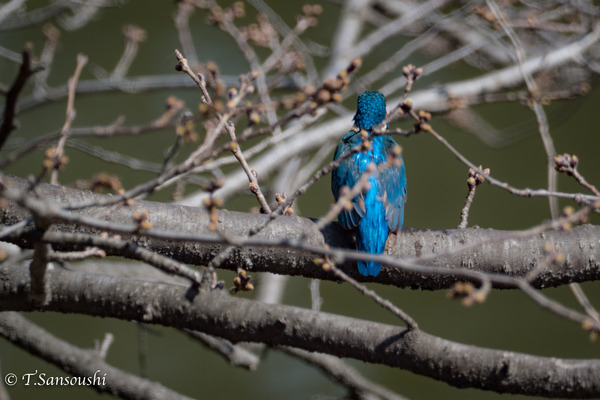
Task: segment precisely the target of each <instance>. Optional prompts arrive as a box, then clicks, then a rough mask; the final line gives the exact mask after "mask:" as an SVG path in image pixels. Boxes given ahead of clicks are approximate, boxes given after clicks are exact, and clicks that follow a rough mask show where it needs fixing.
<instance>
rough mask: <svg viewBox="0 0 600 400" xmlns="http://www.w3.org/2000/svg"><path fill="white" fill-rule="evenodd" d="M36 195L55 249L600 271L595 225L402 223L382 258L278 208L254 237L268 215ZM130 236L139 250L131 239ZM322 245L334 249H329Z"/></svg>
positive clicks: (30, 235) (433, 279) (426, 277)
mask: <svg viewBox="0 0 600 400" xmlns="http://www.w3.org/2000/svg"><path fill="white" fill-rule="evenodd" d="M4 184H5V185H6V186H9V187H10V188H11V190H24V189H25V188H26V187H27V185H29V183H28V182H27V181H26V180H24V179H20V178H8V177H4ZM13 193H14V192H13ZM35 194H36V195H37V196H38V197H39V198H40V199H46V200H45V201H46V202H47V204H45V206H44V207H45V208H46V209H47V211H44V210H43V208H38V209H37V211H36V212H42V213H43V212H48V213H51V214H48V215H46V216H45V217H46V218H51V219H52V222H53V225H52V227H51V228H50V229H49V230H48V231H47V232H46V233H45V234H44V237H43V240H44V241H46V242H47V243H51V244H53V247H54V248H55V249H57V250H74V249H76V250H81V249H84V248H85V247H89V246H97V247H99V248H102V249H103V250H105V251H106V252H107V254H109V255H121V256H124V257H127V258H136V259H140V257H141V256H143V255H140V252H143V251H144V250H151V251H153V252H155V253H158V255H161V256H167V257H169V258H171V259H174V260H177V261H179V262H181V263H186V264H194V265H208V264H209V263H210V262H211V260H212V259H213V258H214V257H215V256H216V255H217V254H219V253H220V252H221V251H223V250H224V249H225V248H226V247H228V246H230V245H234V246H235V250H234V251H232V253H231V255H230V256H229V257H227V259H226V260H223V262H222V263H220V264H219V267H220V268H225V269H229V270H233V271H235V270H236V269H237V268H238V267H240V266H241V265H242V266H245V268H246V269H247V270H248V271H249V272H252V271H267V272H272V273H276V274H283V275H301V276H305V277H310V278H318V279H326V280H336V279H337V278H336V277H335V275H333V274H331V273H330V272H328V271H324V270H323V269H322V268H320V267H317V266H316V265H315V263H314V258H315V255H321V256H323V255H327V256H331V257H334V258H335V259H337V260H338V261H339V260H342V261H345V263H339V262H338V263H337V265H339V267H340V269H342V270H343V271H344V272H345V273H346V274H348V275H349V276H351V277H352V278H354V279H356V280H359V281H367V280H369V281H373V282H378V283H382V284H389V285H394V286H399V287H411V288H420V289H429V290H437V289H443V288H448V287H451V286H452V285H453V284H454V283H456V282H457V281H458V280H470V281H475V282H477V283H479V279H480V275H477V274H478V273H479V274H481V273H488V274H493V275H492V277H495V278H494V279H495V280H494V279H492V282H493V283H494V282H495V286H499V287H513V288H514V287H517V286H518V285H515V282H513V281H511V280H510V279H508V278H511V277H512V278H515V277H526V276H528V274H529V273H531V271H533V270H535V272H536V276H535V278H534V279H532V281H531V284H532V285H533V286H534V287H537V288H541V287H549V286H558V285H562V284H565V283H571V282H584V281H590V280H597V279H600V268H599V266H600V248H599V246H597V245H596V240H597V237H599V236H600V227H597V226H591V225H584V226H580V227H575V228H573V229H570V230H564V231H559V230H546V231H545V230H543V229H540V230H532V231H531V232H529V233H527V234H519V233H518V232H511V231H496V230H492V229H475V228H469V229H460V230H438V231H434V230H416V229H403V230H401V231H400V232H398V233H397V234H395V235H390V238H389V239H388V243H387V247H386V256H375V255H367V254H364V253H360V252H358V251H355V250H352V249H353V248H354V246H353V242H352V236H351V233H350V232H348V231H345V230H344V229H343V228H342V227H341V226H340V225H339V224H337V223H330V224H328V225H326V226H325V227H324V228H323V229H322V230H321V231H319V230H318V229H317V228H316V225H315V224H314V223H313V222H312V221H311V220H309V219H306V218H300V217H286V216H280V217H277V218H276V219H275V220H273V221H272V222H271V223H270V224H269V225H268V226H267V227H266V228H265V229H263V230H262V231H261V232H260V233H258V234H256V235H254V236H252V237H251V238H247V237H246V236H247V233H248V232H249V231H250V230H251V229H253V228H255V227H256V226H260V225H262V224H264V223H265V221H267V220H268V218H269V217H268V216H265V215H259V214H248V213H240V212H233V211H228V210H219V211H218V212H217V215H218V230H219V232H220V233H215V232H212V231H211V230H210V224H211V220H210V218H211V217H210V213H208V212H207V211H206V210H205V209H203V208H195V207H183V206H178V205H171V204H165V203H157V202H151V201H136V202H135V204H134V205H132V206H128V207H127V206H112V207H110V208H107V207H88V208H85V209H82V210H78V211H77V212H75V211H66V210H62V211H61V209H62V208H66V209H68V208H69V207H70V206H73V205H76V204H77V203H82V202H85V203H94V202H96V201H98V202H104V201H106V199H107V198H108V196H105V195H98V194H95V193H92V192H89V191H85V190H79V189H71V188H66V187H56V186H52V185H47V184H39V185H38V186H36V188H35ZM6 195H7V194H6V193H5V196H6ZM25 196H27V201H28V202H29V203H31V204H35V206H36V207H40V204H42V205H44V203H43V202H42V200H35V196H33V195H32V194H25ZM47 199H52V201H50V200H47ZM0 210H1V214H0V223H2V224H4V225H14V224H17V223H21V222H23V221H25V220H27V219H28V218H29V217H30V216H31V214H30V212H29V211H27V210H24V209H23V208H21V207H20V206H18V205H17V204H16V203H15V202H13V201H6V202H4V203H3V204H2V207H1V208H0ZM136 210H137V211H138V212H141V211H144V210H148V215H149V219H150V221H151V222H152V224H153V228H152V229H147V230H143V231H140V230H139V227H138V226H137V225H136V224H135V223H134V222H133V219H132V215H133V213H134V212H135V211H136ZM124 221H132V222H131V223H129V224H127V223H126V222H124ZM105 231H108V232H113V233H118V234H120V235H121V236H122V239H119V240H122V241H123V243H122V244H121V245H119V244H118V243H115V244H113V243H112V241H114V240H116V239H112V238H105V237H102V236H100V233H101V232H105ZM1 233H2V232H0V234H1ZM5 233H6V235H5V236H4V237H3V239H2V240H5V241H10V242H13V243H16V244H18V245H20V246H22V247H27V248H33V246H34V244H35V243H36V242H38V241H39V240H42V237H41V236H40V234H39V231H37V230H36V229H34V227H33V226H32V225H31V224H30V225H23V226H22V227H19V229H12V228H8V229H5ZM126 241H129V242H131V243H132V244H133V245H134V246H136V247H139V249H140V250H136V249H135V248H133V247H128V246H127V242H126ZM324 244H327V245H328V246H329V247H328V248H325V247H324ZM546 246H550V247H551V248H554V249H556V250H557V251H559V252H560V253H562V254H563V255H564V258H563V259H561V260H556V262H554V263H547V262H546V261H545V260H546V250H545V249H546ZM158 255H157V257H158ZM359 259H373V260H378V261H380V262H383V263H384V264H386V265H384V267H383V269H382V272H381V273H380V274H379V275H378V276H377V277H364V276H362V275H359V274H358V272H357V271H356V268H355V266H354V263H353V261H356V260H359ZM144 260H145V261H152V260H149V259H146V258H144ZM190 273H191V272H190ZM185 275H189V274H187V273H186V274H185ZM192 275H193V274H192ZM192 275H190V276H191V277H192V278H194V276H192ZM505 278H506V279H505ZM192 280H196V279H195V278H194V279H192Z"/></svg>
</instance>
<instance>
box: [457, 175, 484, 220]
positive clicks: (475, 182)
mask: <svg viewBox="0 0 600 400" xmlns="http://www.w3.org/2000/svg"><path fill="white" fill-rule="evenodd" d="M479 169H482V168H481V166H479ZM483 171H484V172H487V175H489V173H490V170H489V168H486V169H484V170H483ZM484 180H485V176H484V175H480V174H478V173H477V172H475V170H473V169H471V168H469V178H468V179H467V185H468V186H469V193H468V194H467V199H466V200H465V206H464V207H463V209H462V211H461V213H460V224H459V225H458V229H464V228H466V227H467V224H468V219H469V209H470V208H471V204H472V203H473V199H474V198H475V190H476V189H477V186H479V185H480V184H481V183H483V181H484Z"/></svg>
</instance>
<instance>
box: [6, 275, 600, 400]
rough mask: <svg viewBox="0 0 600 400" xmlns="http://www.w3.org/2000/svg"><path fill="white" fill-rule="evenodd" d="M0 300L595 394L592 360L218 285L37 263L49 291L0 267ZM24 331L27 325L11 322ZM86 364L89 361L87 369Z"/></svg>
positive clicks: (535, 391)
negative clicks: (34, 288) (38, 290)
mask: <svg viewBox="0 0 600 400" xmlns="http://www.w3.org/2000/svg"><path fill="white" fill-rule="evenodd" d="M0 274H1V276H2V279H1V280H0V307H1V309H3V310H17V311H34V310H36V311H39V310H42V311H58V312H65V313H81V314H87V315H95V316H102V317H114V318H119V319H125V320H136V321H140V322H144V323H152V324H160V325H165V326H171V327H176V328H180V329H193V330H197V331H201V332H205V333H208V334H210V335H215V336H219V337H223V338H225V339H228V340H230V341H232V342H234V343H235V342H240V341H253V342H262V343H266V344H267V345H270V346H293V347H297V348H301V349H304V350H308V351H316V352H322V353H327V354H331V355H335V356H338V357H351V358H356V359H359V360H363V361H366V362H370V363H377V364H384V365H388V366H392V367H396V368H401V369H407V370H409V371H412V372H414V373H417V374H421V375H425V376H428V377H431V378H434V379H438V380H441V381H443V382H446V383H448V384H450V385H453V386H457V387H462V388H464V387H471V388H478V389H483V390H493V391H498V392H501V393H515V394H516V393H519V394H526V395H538V396H547V397H571V398H592V397H597V396H599V395H600V379H598V371H600V360H597V359H587V360H575V359H559V358H554V357H538V356H532V355H528V354H523V353H517V352H510V351H503V350H492V349H486V348H481V347H477V346H470V345H465V344H461V343H456V342H452V341H448V340H445V339H442V338H439V337H435V336H432V335H429V334H427V333H425V332H423V331H421V330H419V329H414V330H411V331H407V330H405V329H403V328H400V327H397V326H392V325H386V324H381V323H376V322H372V321H366V320H360V319H355V318H349V317H344V316H339V315H335V314H329V313H324V312H315V311H311V310H306V309H302V308H298V307H292V306H286V305H276V304H265V303H259V302H256V301H252V300H246V299H242V298H239V297H232V296H229V295H227V294H225V293H223V292H221V291H215V290H212V291H211V290H198V289H194V288H193V287H189V288H186V287H182V286H175V285H167V284H154V283H150V282H148V283H144V285H140V284H139V281H137V280H129V279H124V278H115V277H109V276H102V275H97V274H87V273H82V272H75V271H63V270H58V269H55V270H51V271H48V273H47V279H48V284H49V286H50V288H51V293H52V297H51V299H50V300H49V302H48V303H47V305H46V306H43V307H42V308H38V307H35V306H34V305H33V304H32V303H31V302H30V301H29V291H30V283H29V282H30V278H29V274H28V273H27V271H26V270H25V269H23V268H21V267H19V266H15V265H13V266H3V267H2V268H0ZM20 331H25V332H26V331H27V330H20ZM94 370H95V369H94Z"/></svg>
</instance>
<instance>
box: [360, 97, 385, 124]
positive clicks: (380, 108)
mask: <svg viewBox="0 0 600 400" xmlns="http://www.w3.org/2000/svg"><path fill="white" fill-rule="evenodd" d="M385 118H386V111H385V97H384V96H383V95H382V94H381V93H379V92H376V91H369V92H364V93H363V94H361V95H360V96H358V102H357V105H356V114H354V124H356V127H357V128H358V129H365V130H371V129H373V128H374V127H375V126H376V125H378V124H380V123H381V122H383V121H384V120H385Z"/></svg>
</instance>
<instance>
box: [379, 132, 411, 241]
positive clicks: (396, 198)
mask: <svg viewBox="0 0 600 400" xmlns="http://www.w3.org/2000/svg"><path fill="white" fill-rule="evenodd" d="M383 139H384V149H385V151H386V153H387V158H388V160H389V159H390V158H395V160H394V161H395V162H393V163H390V164H391V165H388V167H387V168H385V169H383V170H382V171H381V172H380V173H379V178H380V179H379V181H380V182H381V184H380V187H379V197H380V198H381V199H383V203H384V205H385V219H386V221H387V222H388V226H389V228H390V231H393V232H396V231H398V229H400V228H402V224H403V223H404V203H405V202H406V172H405V170H404V160H403V159H402V155H400V154H398V155H395V154H396V153H395V152H394V151H393V149H394V148H395V147H396V146H397V144H396V142H395V141H394V139H392V137H391V136H383Z"/></svg>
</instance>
